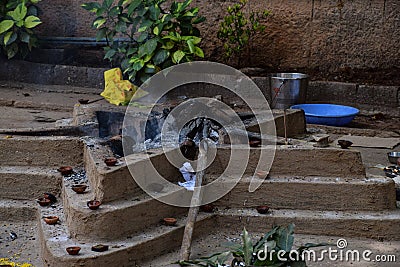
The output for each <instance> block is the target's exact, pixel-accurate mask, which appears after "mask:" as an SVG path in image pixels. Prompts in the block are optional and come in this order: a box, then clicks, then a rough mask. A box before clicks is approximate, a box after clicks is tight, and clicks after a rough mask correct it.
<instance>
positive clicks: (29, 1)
mask: <svg viewBox="0 0 400 267" xmlns="http://www.w3.org/2000/svg"><path fill="white" fill-rule="evenodd" d="M39 1H40V0H8V1H4V0H2V1H1V2H0V49H1V51H2V52H3V53H4V54H5V55H6V56H7V57H8V58H9V59H10V58H13V57H15V56H17V55H19V56H20V57H21V58H24V57H25V56H27V55H28V53H29V51H31V50H32V48H33V47H35V46H36V43H37V38H36V36H35V34H34V30H33V29H34V28H35V27H36V26H37V25H39V24H40V23H41V21H40V19H39V18H38V9H37V7H36V6H35V4H37V3H38V2H39Z"/></svg>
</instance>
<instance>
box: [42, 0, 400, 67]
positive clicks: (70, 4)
mask: <svg viewBox="0 0 400 267" xmlns="http://www.w3.org/2000/svg"><path fill="white" fill-rule="evenodd" d="M85 2H90V1H84V0H51V1H50V0H43V1H42V2H40V7H41V9H42V14H41V18H42V20H43V24H42V25H40V27H39V30H40V34H41V35H44V36H69V37H74V36H85V37H87V36H94V35H95V32H94V31H93V30H92V29H91V28H90V24H91V21H92V20H93V16H92V15H91V14H89V13H88V12H87V11H85V10H84V9H82V8H81V7H80V5H81V4H82V3H85ZM233 2H234V1H225V0H212V1H207V0H194V1H193V5H196V6H199V7H200V8H201V13H202V15H204V16H206V17H207V22H206V23H204V24H203V26H202V33H203V36H204V42H203V47H204V48H205V50H206V54H207V58H208V59H211V60H217V61H221V55H222V50H221V43H220V42H219V41H218V39H217V38H216V33H217V31H218V26H219V23H220V22H221V20H222V18H223V16H224V14H225V9H226V7H227V6H228V5H231V4H232V3H233ZM340 2H343V4H344V5H343V6H342V7H340V5H339V6H338V3H340ZM262 9H268V10H270V11H271V12H272V15H271V16H270V17H269V18H268V19H267V20H266V21H265V23H266V25H267V31H266V32H265V33H263V34H260V35H259V36H257V37H256V38H255V40H254V43H253V46H252V48H251V51H250V52H249V56H248V57H246V58H247V59H246V60H243V62H242V65H243V66H259V67H264V68H269V69H274V70H279V69H281V70H292V69H314V70H319V71H325V72H333V71H338V70H341V69H347V68H351V69H390V68H396V67H397V68H398V67H400V53H399V51H400V1H398V0H370V1H365V0H250V1H249V10H262Z"/></svg>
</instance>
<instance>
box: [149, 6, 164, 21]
mask: <svg viewBox="0 0 400 267" xmlns="http://www.w3.org/2000/svg"><path fill="white" fill-rule="evenodd" d="M149 12H150V18H151V19H152V20H157V19H158V17H159V16H160V13H161V10H160V8H159V7H158V6H156V5H152V6H150V8H149Z"/></svg>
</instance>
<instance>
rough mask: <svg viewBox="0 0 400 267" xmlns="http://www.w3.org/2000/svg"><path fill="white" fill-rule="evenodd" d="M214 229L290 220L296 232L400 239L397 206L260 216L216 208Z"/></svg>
mask: <svg viewBox="0 0 400 267" xmlns="http://www.w3.org/2000/svg"><path fill="white" fill-rule="evenodd" d="M217 214H218V216H217V223H216V225H215V227H216V228H223V229H232V230H237V231H240V230H243V227H246V229H247V230H248V231H256V232H267V231H269V230H270V229H271V228H272V227H273V226H275V225H287V224H289V223H294V224H295V225H296V233H299V234H312V235H332V236H343V237H357V238H363V237H365V238H372V239H377V240H398V241H400V209H396V210H390V211H359V212H357V211H353V212H350V211H349V212H341V211H309V210H284V209H281V210H278V209H277V210H275V209H273V210H271V212H270V213H269V214H264V215H261V214H259V213H258V212H257V211H256V210H255V209H251V208H250V209H249V208H243V209H226V210H220V211H218V213H217Z"/></svg>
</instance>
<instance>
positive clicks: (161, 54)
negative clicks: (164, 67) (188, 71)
mask: <svg viewBox="0 0 400 267" xmlns="http://www.w3.org/2000/svg"><path fill="white" fill-rule="evenodd" d="M168 57H169V52H168V51H167V50H165V49H161V50H158V51H157V53H156V54H155V55H154V57H153V62H154V64H156V65H160V64H162V63H164V61H165V60H167V58H168Z"/></svg>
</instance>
